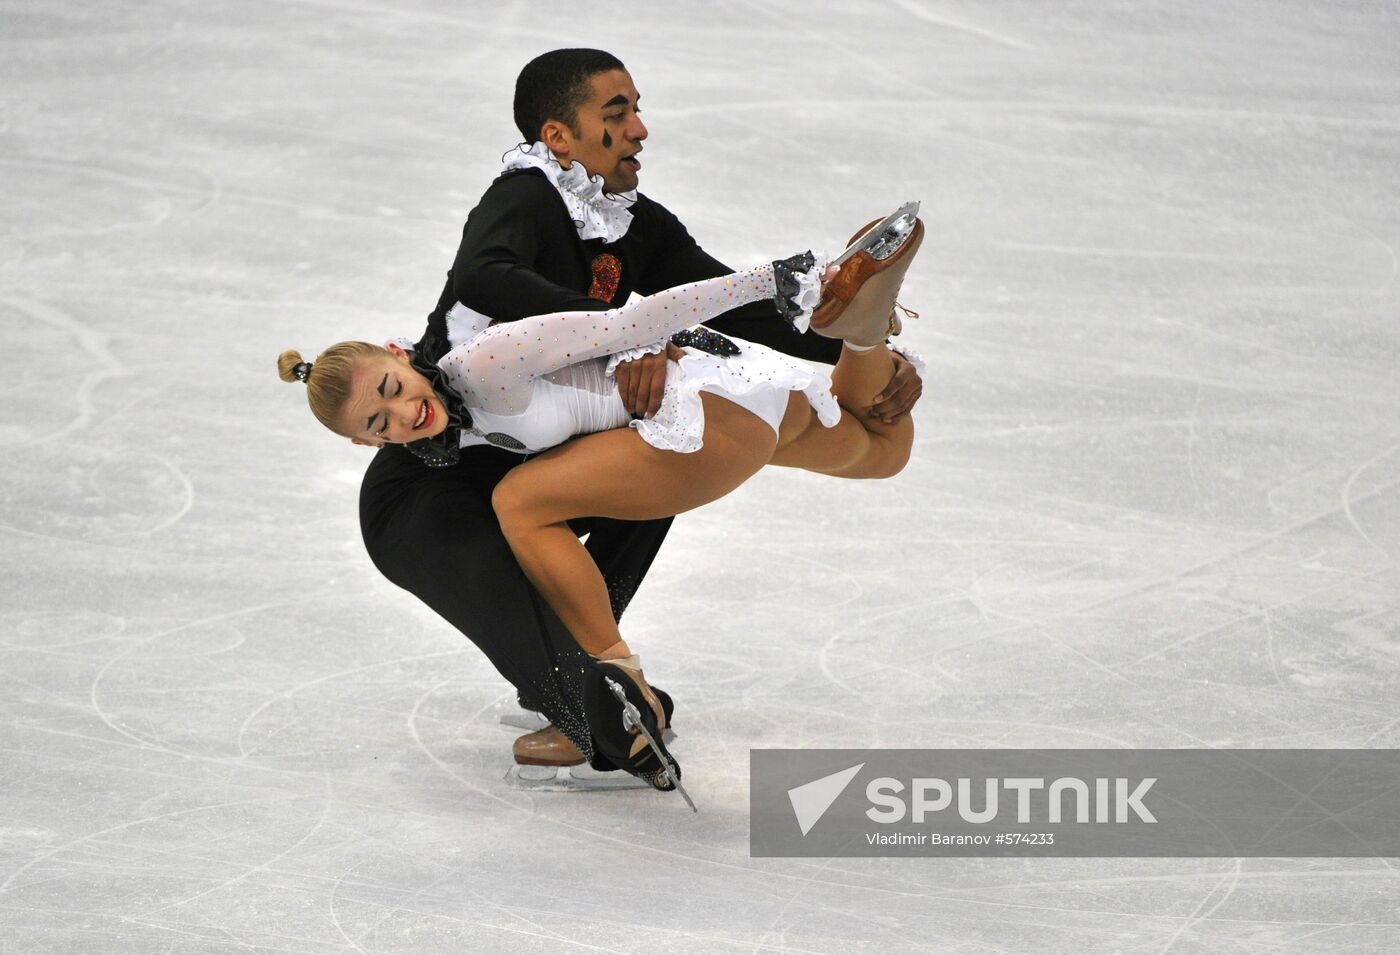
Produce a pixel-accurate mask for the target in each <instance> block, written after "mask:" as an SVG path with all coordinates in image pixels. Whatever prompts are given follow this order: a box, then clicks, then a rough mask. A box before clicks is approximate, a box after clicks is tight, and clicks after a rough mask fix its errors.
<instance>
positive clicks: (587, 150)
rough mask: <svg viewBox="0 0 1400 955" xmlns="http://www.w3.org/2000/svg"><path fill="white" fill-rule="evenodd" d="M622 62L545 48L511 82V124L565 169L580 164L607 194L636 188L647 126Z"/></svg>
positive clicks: (601, 54)
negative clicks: (541, 144) (542, 147)
mask: <svg viewBox="0 0 1400 955" xmlns="http://www.w3.org/2000/svg"><path fill="white" fill-rule="evenodd" d="M640 112H641V110H640V109H638V108H637V87H636V86H634V85H633V84H632V77H631V76H630V75H628V73H627V69H626V67H624V66H623V65H622V61H621V60H619V59H618V58H617V57H615V56H613V55H612V54H611V53H604V52H603V51H602V50H551V51H550V52H548V53H545V54H543V55H541V56H537V57H535V58H534V59H533V60H531V61H530V62H529V63H527V64H525V68H524V69H523V70H521V71H520V76H519V77H518V78H517V79H516V81H515V125H516V126H517V127H519V128H520V135H522V136H524V137H525V141H526V142H529V143H533V142H537V141H538V142H542V143H544V144H545V146H547V147H548V148H549V151H550V152H552V153H554V155H555V158H557V159H558V160H559V163H560V165H562V166H564V167H565V168H566V169H567V168H569V167H570V166H571V165H572V164H573V163H574V162H575V161H577V162H581V163H583V165H584V168H586V169H587V170H588V171H589V172H590V173H591V174H593V175H596V176H602V177H603V187H604V188H605V189H607V191H608V192H628V191H630V190H632V189H635V188H637V172H638V170H640V169H641V168H642V164H641V161H640V160H638V159H637V158H636V156H637V153H639V152H641V151H642V140H644V139H646V138H647V128H646V126H644V125H643V124H642V118H641V116H640V115H638V114H639V113H640Z"/></svg>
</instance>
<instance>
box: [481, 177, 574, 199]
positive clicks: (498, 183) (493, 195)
mask: <svg viewBox="0 0 1400 955" xmlns="http://www.w3.org/2000/svg"><path fill="white" fill-rule="evenodd" d="M488 199H493V200H508V201H515V202H540V203H545V202H557V201H558V200H559V194H558V192H556V191H555V189H554V186H553V185H552V184H551V183H550V181H549V179H548V177H546V176H545V174H544V173H543V172H541V171H540V170H538V169H507V170H506V171H505V172H503V173H501V174H500V175H499V176H497V177H496V178H495V180H494V181H493V182H492V183H491V185H489V186H487V187H486V191H485V192H484V193H482V194H481V201H482V202H486V201H487V200H488Z"/></svg>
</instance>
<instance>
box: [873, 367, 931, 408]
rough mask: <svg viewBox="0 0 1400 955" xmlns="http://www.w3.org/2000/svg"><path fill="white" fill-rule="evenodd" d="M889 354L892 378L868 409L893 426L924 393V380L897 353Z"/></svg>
mask: <svg viewBox="0 0 1400 955" xmlns="http://www.w3.org/2000/svg"><path fill="white" fill-rule="evenodd" d="M891 354H892V355H893V357H894V377H893V378H891V379H890V383H889V384H888V385H886V386H885V390H884V391H882V392H880V393H879V394H878V395H876V396H875V401H874V406H873V407H872V408H871V409H870V410H871V411H872V412H873V413H874V415H875V417H877V418H879V419H880V420H881V421H883V422H884V423H885V424H894V423H895V422H896V421H898V420H899V419H900V418H902V417H903V416H904V415H907V414H908V413H909V412H910V411H911V410H912V409H913V407H914V404H915V403H916V402H917V401H918V400H919V396H920V395H922V394H923V393H924V380H923V379H922V378H920V377H919V373H918V372H917V371H915V370H914V365H913V364H912V363H911V362H910V361H909V360H908V359H907V358H905V357H904V356H903V355H901V354H899V352H892V353H891Z"/></svg>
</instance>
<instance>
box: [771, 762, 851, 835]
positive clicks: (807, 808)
mask: <svg viewBox="0 0 1400 955" xmlns="http://www.w3.org/2000/svg"><path fill="white" fill-rule="evenodd" d="M864 766H865V764H864V763H857V764H856V765H854V766H852V767H851V768H850V769H843V770H841V771H840V772H839V773H832V774H831V775H830V776H823V777H822V778H821V779H814V780H812V781H811V782H810V783H803V784H802V785H801V786H798V787H797V788H795V789H789V790H788V801H789V802H791V803H792V814H793V815H794V816H796V817H797V824H798V825H799V826H801V827H802V835H804V836H805V835H807V833H809V832H811V831H812V827H813V826H815V825H816V824H817V823H818V822H820V821H821V818H822V816H824V815H826V811H827V810H828V809H830V808H831V804H832V803H834V802H835V801H836V797H838V796H840V795H841V794H842V793H843V792H845V791H846V787H847V786H849V785H850V784H851V780H852V779H855V778H856V773H858V772H860V771H861V768H862V767H864Z"/></svg>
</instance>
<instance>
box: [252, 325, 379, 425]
mask: <svg viewBox="0 0 1400 955" xmlns="http://www.w3.org/2000/svg"><path fill="white" fill-rule="evenodd" d="M388 354H390V352H389V350H388V349H387V348H381V347H380V346H378V345H371V344H370V343H369V342H340V343H339V344H335V345H332V346H331V347H330V348H327V349H326V350H325V351H323V352H321V354H319V355H317V356H316V361H315V362H314V363H312V365H311V367H310V368H309V369H303V374H304V375H305V377H304V378H303V377H302V376H301V375H298V374H297V366H298V365H300V364H302V363H303V359H302V357H301V352H299V351H296V350H295V349H288V350H287V351H284V352H283V353H282V354H280V355H278V356H277V374H278V375H279V376H280V377H281V379H282V380H283V381H305V382H306V402H307V404H309V405H310V406H311V413H312V414H314V415H315V416H316V420H317V421H319V422H321V424H323V425H325V426H326V427H327V428H330V429H331V430H332V431H334V432H335V433H336V434H339V435H343V436H344V437H347V438H353V437H355V435H352V434H346V433H345V431H344V430H343V429H342V428H341V424H340V421H341V411H342V409H343V408H344V407H345V402H346V401H347V400H348V399H349V397H350V383H351V380H352V379H353V378H354V376H355V367H356V366H357V365H358V364H359V363H360V362H361V361H364V360H365V359H366V358H374V357H377V356H379V355H388Z"/></svg>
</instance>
